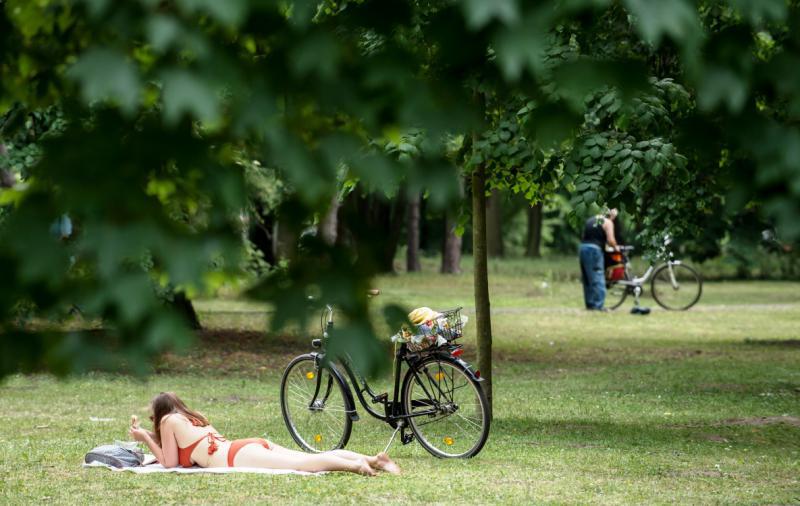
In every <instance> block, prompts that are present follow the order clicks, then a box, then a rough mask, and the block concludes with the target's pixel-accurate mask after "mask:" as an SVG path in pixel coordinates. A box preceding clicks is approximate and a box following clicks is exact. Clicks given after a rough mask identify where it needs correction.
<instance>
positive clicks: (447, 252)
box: [441, 212, 462, 274]
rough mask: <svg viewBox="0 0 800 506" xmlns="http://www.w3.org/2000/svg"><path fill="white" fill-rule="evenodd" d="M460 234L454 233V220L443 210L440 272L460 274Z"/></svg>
mask: <svg viewBox="0 0 800 506" xmlns="http://www.w3.org/2000/svg"><path fill="white" fill-rule="evenodd" d="M461 242H462V241H461V236H460V235H458V234H456V220H455V219H454V218H453V215H452V213H450V212H445V219H444V241H443V243H442V268H441V272H442V274H461Z"/></svg>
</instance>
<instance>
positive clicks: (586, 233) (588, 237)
mask: <svg viewBox="0 0 800 506" xmlns="http://www.w3.org/2000/svg"><path fill="white" fill-rule="evenodd" d="M600 219H606V218H601V217H599V216H592V217H591V218H589V219H588V220H586V224H585V225H584V226H583V236H581V242H586V243H590V244H597V245H598V246H600V249H603V248H605V247H606V231H605V230H603V224H602V222H601V221H600Z"/></svg>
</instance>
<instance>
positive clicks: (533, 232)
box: [525, 202, 542, 258]
mask: <svg viewBox="0 0 800 506" xmlns="http://www.w3.org/2000/svg"><path fill="white" fill-rule="evenodd" d="M525 256H526V257H530V258H539V257H540V256H542V203H541V202H538V203H537V204H536V205H534V206H531V207H529V208H528V244H527V246H526V248H525Z"/></svg>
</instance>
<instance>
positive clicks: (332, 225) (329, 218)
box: [317, 194, 340, 245]
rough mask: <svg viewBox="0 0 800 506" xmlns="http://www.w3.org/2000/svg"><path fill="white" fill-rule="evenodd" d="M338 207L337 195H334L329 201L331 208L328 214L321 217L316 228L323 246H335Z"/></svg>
mask: <svg viewBox="0 0 800 506" xmlns="http://www.w3.org/2000/svg"><path fill="white" fill-rule="evenodd" d="M339 205H340V203H339V195H338V194H334V195H333V198H332V199H331V206H330V207H329V208H328V212H326V213H325V216H323V217H322V219H321V220H320V222H319V225H318V228H317V230H318V232H319V236H320V237H321V238H322V240H323V241H325V244H328V245H333V244H336V235H337V234H336V231H337V228H338V222H339Z"/></svg>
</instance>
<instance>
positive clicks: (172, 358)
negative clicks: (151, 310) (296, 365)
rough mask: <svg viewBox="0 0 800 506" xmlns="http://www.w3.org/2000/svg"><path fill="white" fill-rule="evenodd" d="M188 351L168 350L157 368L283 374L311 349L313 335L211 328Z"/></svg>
mask: <svg viewBox="0 0 800 506" xmlns="http://www.w3.org/2000/svg"><path fill="white" fill-rule="evenodd" d="M196 335H197V342H196V343H195V346H193V347H192V348H191V349H190V350H188V351H187V352H185V353H180V354H178V353H166V354H164V355H163V356H162V357H161V358H160V359H159V360H158V362H157V364H156V372H158V373H170V374H187V373H188V374H204V375H211V376H226V375H229V374H235V375H236V376H243V377H262V376H265V375H269V376H272V375H275V374H277V375H280V374H281V373H282V371H283V368H284V367H286V364H288V363H289V361H290V360H291V359H292V358H293V357H295V356H297V355H300V354H302V353H308V352H309V351H311V339H310V338H308V337H301V336H296V335H267V334H265V333H264V332H257V331H251V330H231V329H224V330H223V329H208V330H200V331H198V332H197V333H196Z"/></svg>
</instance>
